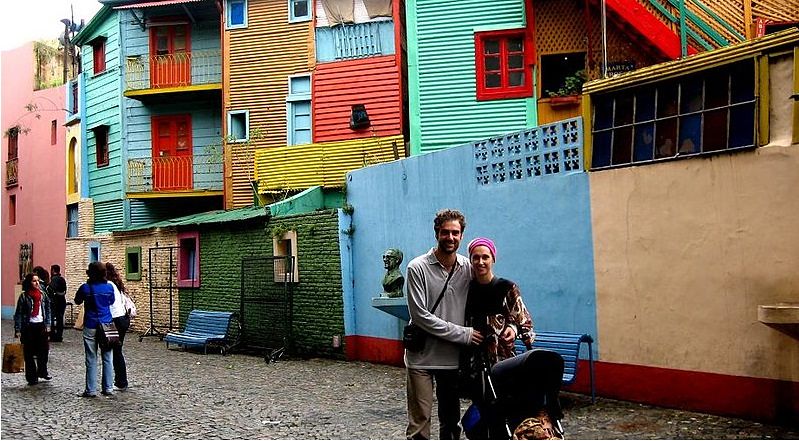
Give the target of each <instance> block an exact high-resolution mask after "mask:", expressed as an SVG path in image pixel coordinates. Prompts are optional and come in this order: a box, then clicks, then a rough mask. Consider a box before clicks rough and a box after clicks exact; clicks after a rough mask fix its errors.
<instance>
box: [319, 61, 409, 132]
mask: <svg viewBox="0 0 799 441" xmlns="http://www.w3.org/2000/svg"><path fill="white" fill-rule="evenodd" d="M353 104H363V105H365V106H366V111H367V113H368V114H369V120H370V121H371V123H372V126H371V127H369V128H366V129H363V130H357V131H355V130H352V129H350V127H349V123H350V114H351V110H352V105H353ZM401 114H402V97H400V71H399V66H397V59H396V57H395V56H394V55H389V56H383V57H369V58H364V59H360V60H350V61H341V62H333V63H321V64H319V65H317V67H316V72H315V73H314V75H313V139H314V142H326V141H340V140H345V139H356V138H367V137H372V136H377V137H385V136H391V135H399V134H401V133H402V127H401V120H402V118H401Z"/></svg>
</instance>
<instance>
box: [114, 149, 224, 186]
mask: <svg viewBox="0 0 799 441" xmlns="http://www.w3.org/2000/svg"><path fill="white" fill-rule="evenodd" d="M222 166H223V158H222V155H221V154H199V155H192V156H165V157H160V158H131V159H128V185H127V191H128V192H134V193H143V192H157V191H175V190H222Z"/></svg>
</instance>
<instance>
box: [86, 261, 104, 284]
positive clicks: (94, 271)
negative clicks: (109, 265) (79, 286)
mask: <svg viewBox="0 0 799 441" xmlns="http://www.w3.org/2000/svg"><path fill="white" fill-rule="evenodd" d="M86 275H87V276H89V282H94V283H98V282H107V280H106V278H105V264H104V263H103V262H100V261H97V262H92V263H90V264H89V268H88V269H87V270H86Z"/></svg>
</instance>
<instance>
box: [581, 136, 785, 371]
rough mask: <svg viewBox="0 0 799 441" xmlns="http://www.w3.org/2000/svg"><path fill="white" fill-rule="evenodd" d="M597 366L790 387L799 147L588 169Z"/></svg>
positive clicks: (770, 148) (765, 148)
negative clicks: (770, 320)
mask: <svg viewBox="0 0 799 441" xmlns="http://www.w3.org/2000/svg"><path fill="white" fill-rule="evenodd" d="M589 176H590V184H591V218H592V225H593V236H594V253H595V254H594V265H595V268H596V291H597V322H598V324H597V329H598V340H599V341H600V342H601V346H600V348H601V350H600V360H601V361H602V362H609V363H621V364H625V365H644V366H650V367H660V368H671V369H678V370H683V371H694V372H706V373H717V374H726V375H733V376H743V377H751V378H766V379H775V380H785V381H793V382H796V381H799V340H797V339H796V338H793V337H790V336H788V335H787V334H785V333H782V332H779V331H778V330H775V329H773V328H771V327H769V326H767V325H764V324H762V323H760V322H758V320H757V307H758V305H760V304H773V303H776V302H785V301H791V300H792V301H797V299H799V271H797V268H799V229H798V228H797V227H796V222H797V221H796V220H797V219H798V218H799V198H798V197H796V189H797V188H799V148H797V146H795V145H794V146H789V147H784V146H783V147H778V146H775V147H764V148H760V149H758V150H755V151H751V152H743V153H738V154H727V155H720V156H715V157H709V158H697V159H691V160H682V161H674V162H669V163H664V164H659V165H648V166H641V167H626V168H622V169H615V170H607V171H600V172H594V173H589Z"/></svg>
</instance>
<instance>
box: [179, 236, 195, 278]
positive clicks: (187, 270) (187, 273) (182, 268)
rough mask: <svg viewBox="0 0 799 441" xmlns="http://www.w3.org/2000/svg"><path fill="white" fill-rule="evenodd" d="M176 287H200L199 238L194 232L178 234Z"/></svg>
mask: <svg viewBox="0 0 799 441" xmlns="http://www.w3.org/2000/svg"><path fill="white" fill-rule="evenodd" d="M178 252H179V257H178V286H180V287H188V288H196V287H199V286H200V236H199V234H198V233H196V232H191V233H180V234H178Z"/></svg>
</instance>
